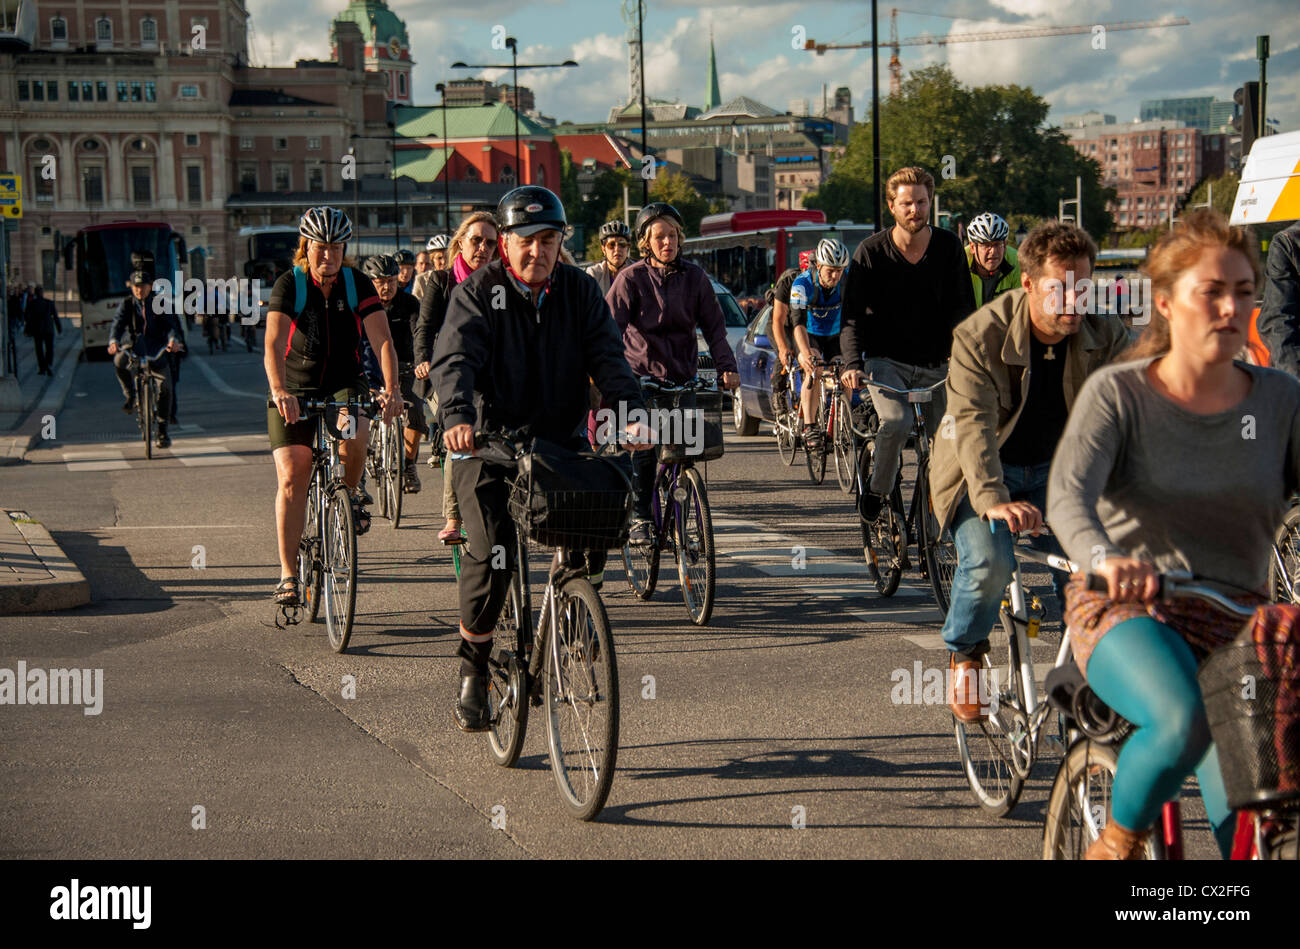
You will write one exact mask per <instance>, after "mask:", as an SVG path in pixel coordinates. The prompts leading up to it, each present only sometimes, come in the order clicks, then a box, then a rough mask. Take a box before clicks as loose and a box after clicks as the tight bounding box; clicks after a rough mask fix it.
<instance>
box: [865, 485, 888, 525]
mask: <svg viewBox="0 0 1300 949" xmlns="http://www.w3.org/2000/svg"><path fill="white" fill-rule="evenodd" d="M859 503H860V504H861V505H862V511H861V514H862V517H863V518H864V519H865V520H866V521H867V523H868V524H870V523H874V522H875V520H876V518H877V517H879V516H880V511H881V509H882V508H884V506H885V499H884V498H883V497H882V496H881V495H879V494H876V493H875V492H874V491H868V492H866V493H865V494H864V495H863V496H862V500H861V501H860V502H859Z"/></svg>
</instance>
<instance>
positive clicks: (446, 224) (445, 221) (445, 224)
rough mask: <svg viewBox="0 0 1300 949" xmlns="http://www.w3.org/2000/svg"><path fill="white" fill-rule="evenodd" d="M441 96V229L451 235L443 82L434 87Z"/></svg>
mask: <svg viewBox="0 0 1300 949" xmlns="http://www.w3.org/2000/svg"><path fill="white" fill-rule="evenodd" d="M434 88H435V89H437V90H438V92H439V93H440V94H441V95H442V147H443V150H444V151H446V152H447V157H446V159H445V160H444V161H443V164H442V203H443V210H442V229H443V230H444V231H446V232H447V233H448V234H450V233H451V153H450V152H449V151H447V150H448V149H449V148H450V146H449V145H448V144H447V84H446V83H444V82H440V83H438V85H436V86H434Z"/></svg>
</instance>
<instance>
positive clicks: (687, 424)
mask: <svg viewBox="0 0 1300 949" xmlns="http://www.w3.org/2000/svg"><path fill="white" fill-rule="evenodd" d="M680 395H681V394H680V393H675V394H672V395H666V396H661V397H658V398H653V399H650V400H648V401H647V406H648V407H649V408H650V427H651V428H652V429H654V430H655V431H656V432H658V434H659V447H658V452H659V460H660V461H661V462H664V463H665V464H677V463H680V462H683V461H692V462H701V461H717V460H718V459H719V458H721V457H722V455H723V452H724V450H725V449H724V446H723V444H722V393H721V392H719V391H717V390H716V389H701V390H700V391H698V392H696V393H694V398H695V406H694V407H693V408H692V407H690V406H682V405H681V399H680ZM656 412H658V413H661V414H659V415H656V414H655V413H656Z"/></svg>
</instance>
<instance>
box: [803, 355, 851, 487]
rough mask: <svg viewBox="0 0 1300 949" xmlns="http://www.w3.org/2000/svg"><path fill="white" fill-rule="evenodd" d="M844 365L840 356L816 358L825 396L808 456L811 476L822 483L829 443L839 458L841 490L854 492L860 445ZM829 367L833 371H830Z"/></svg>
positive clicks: (809, 441)
mask: <svg viewBox="0 0 1300 949" xmlns="http://www.w3.org/2000/svg"><path fill="white" fill-rule="evenodd" d="M842 365H843V363H842V362H841V361H840V359H839V357H838V356H837V357H835V358H834V359H832V360H831V361H830V362H829V363H828V362H826V361H825V360H824V359H821V358H820V357H814V358H813V366H814V368H815V369H816V371H817V372H818V373H820V374H821V384H822V397H821V401H820V402H819V403H818V406H817V417H816V418H815V419H814V420H813V423H812V425H813V429H814V431H816V433H817V437H816V438H814V439H805V440H804V442H805V444H804V459H805V461H807V463H808V476H809V477H810V478H812V482H813V484H821V483H822V481H823V479H824V478H825V477H826V454H827V450H826V446H827V444H828V442H829V444H830V446H831V454H832V455H833V457H834V458H835V478H836V480H837V481H838V482H839V485H840V490H841V491H843V492H844V493H845V494H852V493H853V481H854V477H855V470H856V467H857V445H856V443H855V441H854V438H853V423H852V421H851V420H850V416H851V414H852V412H853V408H852V401H851V398H850V396H849V394H848V393H847V392H846V391H845V389H844V386H843V385H842V384H841V383H840V377H839V374H840V370H841V367H842ZM827 369H829V370H830V371H829V372H826V371H825V370H827Z"/></svg>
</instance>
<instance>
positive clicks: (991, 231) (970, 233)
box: [966, 211, 1011, 244]
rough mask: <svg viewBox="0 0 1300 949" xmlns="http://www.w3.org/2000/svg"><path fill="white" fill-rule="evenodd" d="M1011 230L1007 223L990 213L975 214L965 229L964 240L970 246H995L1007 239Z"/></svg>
mask: <svg viewBox="0 0 1300 949" xmlns="http://www.w3.org/2000/svg"><path fill="white" fill-rule="evenodd" d="M1010 233H1011V229H1010V228H1009V227H1007V222H1006V221H1004V220H1002V218H1000V217H999V216H998V215H996V214H994V213H993V212H992V211H985V212H984V213H983V214H977V215H976V216H975V220H973V221H971V222H970V226H969V227H967V228H966V239H967V240H968V241H970V242H971V243H972V244H996V243H997V242H998V241H1004V240H1006V239H1007V235H1008V234H1010Z"/></svg>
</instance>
